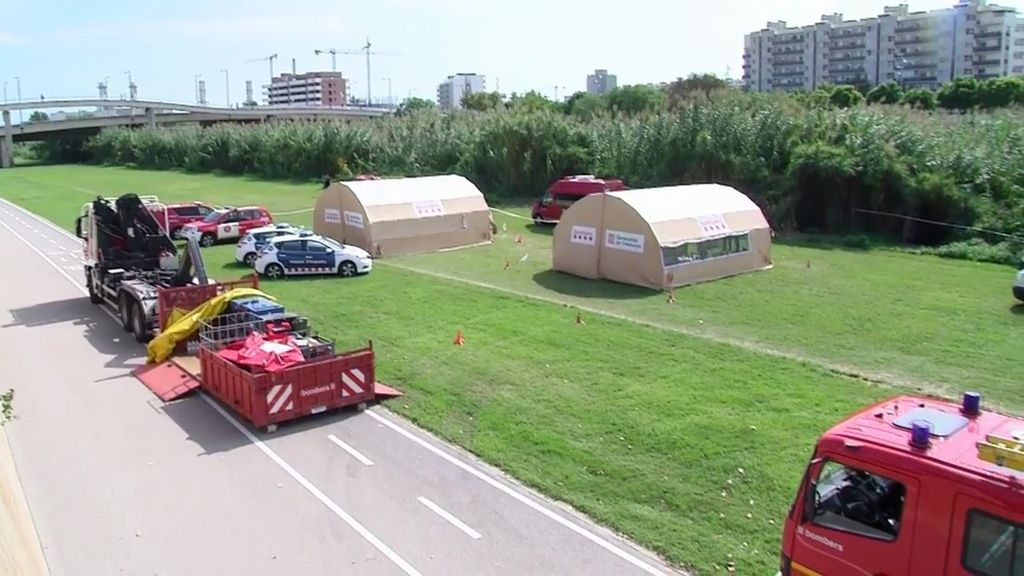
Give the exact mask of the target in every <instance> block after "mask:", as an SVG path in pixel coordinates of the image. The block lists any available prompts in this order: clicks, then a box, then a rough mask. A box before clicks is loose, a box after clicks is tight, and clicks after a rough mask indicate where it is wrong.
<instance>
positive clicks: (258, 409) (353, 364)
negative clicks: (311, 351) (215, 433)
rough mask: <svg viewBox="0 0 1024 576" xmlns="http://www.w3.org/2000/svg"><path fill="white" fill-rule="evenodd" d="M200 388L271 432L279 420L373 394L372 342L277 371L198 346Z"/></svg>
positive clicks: (361, 400)
mask: <svg viewBox="0 0 1024 576" xmlns="http://www.w3.org/2000/svg"><path fill="white" fill-rule="evenodd" d="M199 363H200V366H201V369H202V375H203V376H202V380H203V383H202V388H203V390H206V391H207V392H209V393H210V394H211V395H212V396H214V397H215V398H217V399H219V400H220V401H221V402H224V403H225V404H227V405H228V406H230V407H231V408H233V409H234V410H235V412H237V413H238V414H239V415H241V416H242V418H244V419H245V420H247V421H249V422H250V423H251V424H252V425H253V426H254V427H256V428H266V429H267V431H268V432H273V431H274V430H275V429H276V428H277V424H278V423H281V422H284V421H287V420H292V419H295V418H300V417H302V416H306V415H310V414H319V413H320V412H325V411H327V410H332V409H335V408H341V407H344V406H354V405H360V404H364V405H365V403H367V402H370V401H372V400H373V399H374V383H375V382H376V374H375V373H374V355H373V345H372V343H371V345H370V346H368V347H366V348H363V349H361V350H355V351H352V352H345V353H342V354H338V355H332V356H326V357H322V358H316V359H313V360H307V361H305V362H302V363H300V364H295V365H293V366H289V367H288V368H285V369H284V370H281V371H279V372H274V373H270V372H266V371H264V370H262V369H259V368H253V369H251V370H250V369H247V368H245V367H243V366H239V365H237V364H235V363H233V362H231V361H230V360H226V359H224V358H222V357H220V356H219V355H218V354H217V352H216V350H213V349H210V348H209V347H207V346H202V347H201V348H200V349H199Z"/></svg>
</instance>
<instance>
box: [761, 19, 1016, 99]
mask: <svg viewBox="0 0 1024 576" xmlns="http://www.w3.org/2000/svg"><path fill="white" fill-rule="evenodd" d="M1015 74H1020V75H1024V18H1022V17H1021V16H1020V15H1019V14H1018V13H1017V11H1016V10H1015V9H1014V8H1008V7H1004V6H997V5H993V4H988V2H987V0H964V1H963V2H961V3H960V4H957V5H956V6H953V7H952V8H946V9H942V10H931V11H928V12H911V11H910V10H909V8H908V6H907V5H906V4H901V5H899V6H889V7H886V8H885V9H884V10H883V13H882V14H881V15H879V16H877V17H874V18H865V19H862V20H843V17H842V15H841V14H832V15H825V16H822V18H821V21H820V22H817V23H815V24H810V25H807V26H799V27H790V26H787V25H786V23H785V22H769V23H768V25H767V26H766V27H765V28H764V29H763V30H760V31H757V32H753V33H751V34H747V35H746V37H745V38H744V50H743V81H744V86H745V87H746V89H747V90H750V91H754V92H767V91H771V90H784V91H798V90H804V91H811V90H814V89H816V88H817V87H819V86H821V85H824V84H854V85H858V84H865V85H876V84H881V83H884V82H888V81H890V80H894V81H896V82H899V83H901V84H903V85H904V86H905V87H906V88H915V87H929V88H936V87H938V86H939V85H941V84H943V83H945V82H949V81H950V80H952V79H953V78H955V77H957V76H976V77H978V78H991V77H994V76H1005V75H1015Z"/></svg>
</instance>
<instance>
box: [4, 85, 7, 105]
mask: <svg viewBox="0 0 1024 576" xmlns="http://www.w3.org/2000/svg"><path fill="white" fill-rule="evenodd" d="M4 104H7V80H4Z"/></svg>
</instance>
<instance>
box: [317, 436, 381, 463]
mask: <svg viewBox="0 0 1024 576" xmlns="http://www.w3.org/2000/svg"><path fill="white" fill-rule="evenodd" d="M327 438H328V439H329V440H330V441H331V442H334V443H335V444H337V445H338V447H339V448H341V449H342V450H344V451H345V452H348V453H349V454H351V455H352V457H353V458H355V459H356V460H359V461H360V462H362V463H363V464H365V465H367V466H373V461H372V460H370V459H369V458H367V457H366V456H363V455H362V454H360V453H359V451H358V450H356V449H355V448H353V447H351V446H349V445H348V444H346V443H345V442H343V441H342V440H341V438H338V437H337V436H335V435H334V434H330V435H328V436H327Z"/></svg>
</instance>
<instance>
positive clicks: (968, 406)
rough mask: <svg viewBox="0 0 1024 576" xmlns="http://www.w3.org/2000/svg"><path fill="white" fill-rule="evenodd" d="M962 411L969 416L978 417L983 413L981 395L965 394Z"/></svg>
mask: <svg viewBox="0 0 1024 576" xmlns="http://www.w3.org/2000/svg"><path fill="white" fill-rule="evenodd" d="M960 411H961V412H963V413H964V414H966V415H967V416H977V415H978V413H979V412H981V394H980V393H978V392H964V400H963V404H962V405H961V406H960Z"/></svg>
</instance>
